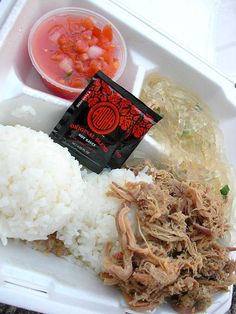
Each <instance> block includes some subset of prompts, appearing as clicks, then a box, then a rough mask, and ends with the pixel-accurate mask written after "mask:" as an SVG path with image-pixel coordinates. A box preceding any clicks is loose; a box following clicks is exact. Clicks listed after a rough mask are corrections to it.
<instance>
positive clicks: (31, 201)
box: [0, 125, 84, 244]
mask: <svg viewBox="0 0 236 314" xmlns="http://www.w3.org/2000/svg"><path fill="white" fill-rule="evenodd" d="M83 187H84V184H83V180H82V178H81V172H80V166H79V164H78V162H77V161H76V160H75V159H74V158H73V157H72V156H71V155H70V154H69V152H68V150H67V149H65V148H63V147H61V146H60V145H58V144H56V143H54V142H53V141H52V140H51V139H50V137H49V136H48V135H46V134H44V133H43V132H36V131H33V130H31V129H29V128H26V127H23V126H16V127H12V126H2V125H0V239H1V240H2V242H3V243H4V244H6V242H7V238H19V239H24V240H36V239H46V237H47V235H49V234H51V233H53V232H55V231H56V230H59V229H61V228H62V227H63V226H64V225H65V224H66V223H67V222H68V221H69V219H70V217H71V214H72V213H73V212H74V211H75V210H76V208H77V206H78V202H79V199H80V196H81V194H82V193H83Z"/></svg>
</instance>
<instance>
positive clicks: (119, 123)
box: [50, 71, 162, 173]
mask: <svg viewBox="0 0 236 314" xmlns="http://www.w3.org/2000/svg"><path fill="white" fill-rule="evenodd" d="M161 119H162V118H161V116H159V115H158V114H157V113H155V112H154V111H152V110H151V109H150V108H149V107H147V106H146V105H145V104H144V103H143V102H142V101H141V100H139V99H138V98H136V97H135V96H133V95H132V94H131V93H129V92H128V91H127V90H125V89H124V88H123V87H121V86H120V85H118V84H117V83H115V82H113V81H112V80H111V79H110V78H109V77H107V76H106V75H105V74H104V73H102V72H101V71H99V72H97V73H96V74H95V76H94V77H93V78H92V80H91V81H90V83H89V85H88V86H87V87H86V88H85V90H84V91H83V92H82V93H81V95H80V96H79V97H78V98H77V99H76V100H75V101H74V102H73V104H72V105H71V106H70V107H69V109H68V110H67V111H66V113H65V115H64V116H63V117H62V119H61V120H60V121H59V123H58V124H57V125H56V126H55V128H54V130H53V131H52V133H51V134H50V136H51V138H52V139H53V140H54V141H55V142H57V143H59V144H60V145H62V146H65V147H67V148H68V149H69V151H70V153H71V154H72V155H73V156H74V157H75V158H76V159H78V160H79V161H80V163H81V164H83V165H84V166H86V167H87V168H89V169H90V170H92V171H94V172H96V173H100V172H101V171H102V170H103V169H104V168H105V167H111V168H119V167H121V166H122V164H123V163H124V162H125V161H126V159H127V158H128V157H129V155H130V154H131V152H132V151H133V150H134V149H135V147H136V146H137V145H138V144H139V142H140V141H141V140H142V138H143V136H144V135H145V134H146V133H147V131H148V130H149V129H150V128H151V127H152V126H153V125H154V124H156V123H157V122H158V121H160V120H161Z"/></svg>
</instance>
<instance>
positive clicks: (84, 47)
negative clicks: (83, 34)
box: [75, 39, 89, 53]
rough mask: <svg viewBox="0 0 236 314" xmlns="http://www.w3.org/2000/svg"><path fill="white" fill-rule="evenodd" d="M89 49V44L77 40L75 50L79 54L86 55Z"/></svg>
mask: <svg viewBox="0 0 236 314" xmlns="http://www.w3.org/2000/svg"><path fill="white" fill-rule="evenodd" d="M88 49H89V46H88V44H87V42H86V41H84V40H82V39H80V40H77V41H76V43H75V50H76V51H77V52H79V53H84V52H87V51H88Z"/></svg>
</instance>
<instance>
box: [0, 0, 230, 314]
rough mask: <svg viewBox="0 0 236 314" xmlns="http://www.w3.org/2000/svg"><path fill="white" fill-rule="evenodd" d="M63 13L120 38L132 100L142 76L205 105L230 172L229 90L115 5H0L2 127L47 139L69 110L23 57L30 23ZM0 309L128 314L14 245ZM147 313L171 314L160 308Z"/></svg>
mask: <svg viewBox="0 0 236 314" xmlns="http://www.w3.org/2000/svg"><path fill="white" fill-rule="evenodd" d="M1 6H2V8H1ZM65 6H67V7H68V6H70V7H82V8H86V9H90V10H92V11H96V12H98V13H100V14H101V15H103V16H105V17H107V18H108V19H109V20H110V21H111V22H112V23H113V24H114V25H115V26H116V27H117V28H118V29H119V30H120V32H121V34H122V35H123V37H124V39H125V41H126V44H127V49H128V61H127V66H126V69H125V71H124V73H123V75H122V76H121V78H120V79H119V81H118V83H120V84H121V85H122V86H124V87H125V88H126V89H128V90H129V91H131V92H132V93H133V94H135V95H136V96H139V94H140V91H141V88H142V84H143V80H144V78H145V76H146V74H147V73H149V72H150V71H153V70H155V71H158V72H159V73H160V74H161V75H163V76H167V77H169V78H171V79H173V80H174V81H176V82H177V83H179V84H181V85H183V86H185V87H186V88H188V89H189V90H191V91H193V92H194V93H195V94H197V95H198V96H199V97H200V98H201V99H202V100H203V101H204V102H206V103H207V104H208V106H209V108H210V109H211V111H212V113H213V115H214V117H215V118H216V119H217V121H218V122H219V126H220V128H221V130H222V132H223V135H224V148H225V153H226V156H227V158H228V160H229V163H230V164H231V165H232V166H233V167H234V169H236V145H235V144H236V143H235V134H236V90H235V86H234V83H233V82H232V81H231V80H229V79H228V78H226V77H225V76H223V75H222V74H221V73H219V72H218V71H217V70H216V69H214V68H212V67H211V66H209V65H208V64H206V63H205V62H203V61H202V60H200V59H199V58H197V57H196V56H194V55H193V54H192V53H190V52H188V51H186V50H185V49H183V47H181V46H180V45H178V43H175V42H173V41H172V40H170V39H169V38H168V37H167V36H166V35H165V34H163V33H161V32H160V31H158V30H157V29H156V27H154V26H153V25H151V24H150V23H148V22H147V21H145V20H143V19H140V18H139V17H138V16H136V15H135V14H133V13H132V12H130V11H128V10H127V9H125V8H124V7H123V6H122V5H121V4H120V3H119V1H118V0H117V1H116V0H100V1H96V0H87V1H85V0H60V1H58V0H50V1H48V0H35V1H30V0H17V1H9V2H8V4H7V5H6V1H5V0H2V2H0V27H1V28H0V123H1V124H11V125H14V124H22V125H25V126H28V127H31V128H33V129H36V130H42V131H44V132H47V133H49V132H50V131H51V130H52V129H53V127H54V126H55V124H56V123H57V122H58V121H59V119H60V118H61V117H62V115H63V113H64V112H65V111H66V109H67V108H68V106H69V105H70V103H71V102H70V101H67V100H64V99H62V98H59V97H56V96H53V95H52V94H50V93H49V91H48V90H47V89H46V87H45V86H44V85H43V83H42V82H41V79H40V77H39V75H38V73H37V72H36V71H35V69H34V68H33V66H32V64H31V62H30V59H29V56H28V51H27V39H28V34H29V31H30V29H31V27H32V25H33V24H34V22H35V21H36V20H37V19H38V18H39V17H40V16H42V15H43V14H44V13H46V12H47V11H50V10H53V9H56V8H60V7H65ZM24 105H27V106H31V107H32V108H33V109H32V110H30V111H29V112H28V113H25V114H23V115H15V114H12V113H13V112H14V111H15V110H16V109H17V108H19V109H20V108H22V106H24ZM138 149H140V150H142V151H144V152H145V153H146V154H147V157H149V158H151V157H152V155H153V153H154V152H155V153H156V151H158V152H159V153H165V152H162V151H161V150H160V147H159V146H158V143H156V142H155V141H154V140H152V139H151V138H150V137H149V136H146V137H145V138H144V140H143V141H142V143H141V144H140V146H139V148H138ZM0 162H1V161H0ZM0 175H1V174H0ZM231 297H232V289H231V291H229V292H225V293H219V294H217V295H216V296H215V298H214V300H213V304H212V305H211V307H210V308H209V309H208V310H207V313H208V314H210V313H219V314H221V313H225V312H226V311H227V310H228V309H229V308H230V304H231ZM0 302H2V303H7V304H12V305H15V306H19V307H23V308H27V309H31V310H35V311H38V312H43V313H51V314H60V313H61V314H62V313H63V314H67V313H68V314H73V313H79V314H89V313H94V314H95V313H100V314H110V313H112V314H121V313H135V312H133V311H131V310H130V309H128V307H127V305H126V304H125V302H124V301H123V298H122V296H121V294H120V292H119V291H118V289H116V288H111V287H106V286H104V285H103V283H102V282H101V281H100V280H99V279H98V278H96V277H95V276H94V275H92V274H90V273H89V272H88V271H86V270H85V269H83V268H81V267H79V266H77V265H75V264H72V263H70V262H68V261H66V260H64V259H63V258H58V257H56V256H54V255H51V254H49V255H45V254H43V253H40V252H37V251H35V250H33V249H31V248H29V247H26V246H24V245H23V244H22V243H17V242H10V243H9V244H8V245H7V246H5V247H4V246H2V245H0ZM153 313H159V314H167V313H169V314H171V313H173V314H174V313H175V312H174V311H173V310H172V309H171V308H170V307H169V306H168V305H163V306H161V307H160V308H158V309H157V310H156V311H153Z"/></svg>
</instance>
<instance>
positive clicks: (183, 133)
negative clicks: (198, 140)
mask: <svg viewBox="0 0 236 314" xmlns="http://www.w3.org/2000/svg"><path fill="white" fill-rule="evenodd" d="M192 135H193V134H192V132H191V131H188V130H183V132H182V134H181V137H185V138H190V137H192Z"/></svg>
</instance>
